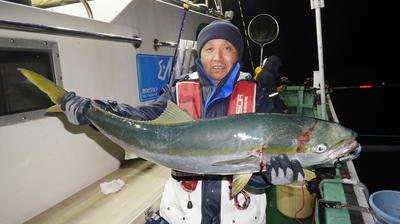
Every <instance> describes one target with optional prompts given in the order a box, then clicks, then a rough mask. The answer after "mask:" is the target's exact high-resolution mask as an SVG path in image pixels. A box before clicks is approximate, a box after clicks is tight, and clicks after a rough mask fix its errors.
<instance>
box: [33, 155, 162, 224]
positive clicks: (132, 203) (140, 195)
mask: <svg viewBox="0 0 400 224" xmlns="http://www.w3.org/2000/svg"><path fill="white" fill-rule="evenodd" d="M169 177H170V169H168V168H166V167H162V166H159V165H155V164H153V163H151V162H148V161H145V160H141V159H136V160H133V161H130V162H128V163H127V164H125V165H124V166H123V167H121V168H120V169H118V170H116V171H114V172H113V173H111V174H110V175H108V176H106V177H104V178H102V179H101V180H99V181H97V182H96V183H93V184H92V185H90V186H88V187H86V188H84V189H83V190H81V191H79V192H78V193H76V194H74V195H72V196H71V197H69V198H67V199H66V200H64V201H62V202H60V203H58V204H57V205H55V206H53V207H52V208H50V209H48V210H46V211H44V212H43V213H41V214H39V215H38V216H36V217H34V218H32V219H31V220H28V221H27V222H26V223H28V224H39V223H40V224H46V223H49V224H50V223H51V224H61V223H68V224H79V223H97V224H101V223H104V224H111V223H115V224H117V223H124V224H126V223H145V214H144V213H145V212H146V211H147V210H148V209H149V208H151V207H152V208H153V209H154V211H157V210H158V209H159V204H160V200H161V194H162V192H163V189H164V184H165V182H166V180H167V179H168V178H169ZM115 179H122V180H123V181H124V182H125V186H123V187H122V189H121V190H120V191H119V192H116V193H113V194H109V195H104V194H103V193H102V192H101V190H100V183H102V182H106V181H107V182H108V181H112V180H115Z"/></svg>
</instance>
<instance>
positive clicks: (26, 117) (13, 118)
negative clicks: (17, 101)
mask: <svg viewBox="0 0 400 224" xmlns="http://www.w3.org/2000/svg"><path fill="white" fill-rule="evenodd" d="M0 49H2V50H3V49H6V50H15V51H30V52H48V53H49V59H50V61H49V64H50V71H52V76H53V79H54V81H55V83H56V84H57V85H59V86H61V87H62V86H63V85H62V76H61V67H60V60H59V59H60V57H59V51H58V45H57V42H55V41H48V40H33V39H18V38H4V37H0ZM46 110H47V108H43V109H38V110H32V111H27V112H20V113H15V114H9V115H2V116H0V126H7V125H12V124H17V123H21V122H26V121H30V120H35V119H40V118H44V117H45V114H46Z"/></svg>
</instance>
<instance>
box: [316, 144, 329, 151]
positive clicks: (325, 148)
mask: <svg viewBox="0 0 400 224" xmlns="http://www.w3.org/2000/svg"><path fill="white" fill-rule="evenodd" d="M327 149H328V147H327V146H326V145H324V144H319V145H317V146H316V147H314V152H316V153H322V152H325V151H326V150H327Z"/></svg>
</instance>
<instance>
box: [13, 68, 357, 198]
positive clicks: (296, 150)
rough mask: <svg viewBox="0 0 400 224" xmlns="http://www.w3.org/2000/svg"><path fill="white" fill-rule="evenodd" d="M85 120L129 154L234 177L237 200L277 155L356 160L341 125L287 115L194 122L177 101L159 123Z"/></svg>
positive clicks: (97, 110) (46, 88) (311, 161)
mask: <svg viewBox="0 0 400 224" xmlns="http://www.w3.org/2000/svg"><path fill="white" fill-rule="evenodd" d="M18 70H19V71H20V72H21V73H22V74H23V75H25V76H26V78H28V79H29V80H30V81H31V82H32V83H33V84H35V85H36V86H37V87H39V88H40V89H41V90H42V91H43V92H45V93H46V94H47V95H48V96H49V97H50V98H51V100H52V101H53V102H54V103H55V104H56V105H55V106H53V107H50V108H49V111H52V112H56V111H60V109H59V106H58V104H59V103H60V100H61V99H62V97H63V96H64V95H65V94H66V93H67V91H66V90H64V89H62V88H61V87H59V86H56V85H55V84H54V83H52V82H51V81H49V80H47V79H46V78H44V77H43V76H41V75H39V74H36V73H34V72H31V71H28V70H25V69H18ZM84 115H85V116H86V117H87V118H88V119H89V120H90V122H91V123H92V124H93V125H94V126H96V128H98V129H99V130H100V132H101V133H103V134H104V135H105V136H107V137H108V138H109V139H111V140H112V141H114V142H115V143H117V144H118V145H120V146H121V147H123V148H124V149H125V150H126V151H127V152H129V153H134V154H135V155H137V156H139V157H141V158H144V159H146V160H149V161H152V162H154V163H157V164H161V165H163V166H166V167H169V168H171V169H174V170H178V171H183V172H190V173H198V174H220V175H233V187H232V195H236V194H237V193H239V192H240V191H241V190H242V188H243V187H244V186H245V185H246V183H247V182H248V180H249V178H250V177H251V175H252V173H256V172H260V171H265V166H264V164H265V163H266V162H268V161H269V160H270V158H271V156H273V155H274V154H287V156H288V157H289V159H297V160H299V161H300V163H301V165H302V166H303V167H308V166H326V165H332V164H333V163H335V162H338V161H345V160H349V159H354V158H356V157H357V156H358V154H359V153H360V150H361V147H360V145H359V144H358V143H357V142H356V140H355V138H356V136H357V134H356V133H355V132H354V131H352V130H350V129H347V128H345V127H343V126H342V125H340V124H338V123H332V122H328V121H324V120H319V119H315V118H310V117H304V116H297V115H288V114H263V113H253V114H238V115H231V116H225V117H219V118H212V119H205V120H194V119H193V118H192V117H190V116H189V115H188V114H187V113H186V112H184V111H183V110H182V109H180V108H179V107H178V106H177V105H175V104H174V103H172V102H168V106H167V108H166V109H165V111H164V112H163V113H162V114H161V115H160V117H159V118H158V119H156V120H152V121H136V120H132V119H129V118H126V117H121V116H119V115H117V114H114V113H112V112H110V111H105V110H104V109H103V108H102V107H101V106H100V105H98V104H97V103H96V102H95V101H91V102H90V105H89V107H88V108H87V109H86V110H85V111H84Z"/></svg>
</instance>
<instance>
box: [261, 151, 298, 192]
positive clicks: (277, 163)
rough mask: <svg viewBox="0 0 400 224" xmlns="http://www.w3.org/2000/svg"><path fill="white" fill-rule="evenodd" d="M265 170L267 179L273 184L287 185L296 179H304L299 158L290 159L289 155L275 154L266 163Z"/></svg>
mask: <svg viewBox="0 0 400 224" xmlns="http://www.w3.org/2000/svg"><path fill="white" fill-rule="evenodd" d="M266 168H267V171H266V172H264V175H265V177H266V178H267V180H268V181H269V182H270V183H271V184H273V185H286V184H291V183H293V182H296V181H303V179H304V172H303V169H302V167H301V164H300V162H299V161H298V160H292V161H290V160H289V158H288V157H287V155H285V154H280V155H278V156H273V157H272V158H271V160H270V161H269V162H268V163H267V164H266Z"/></svg>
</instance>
